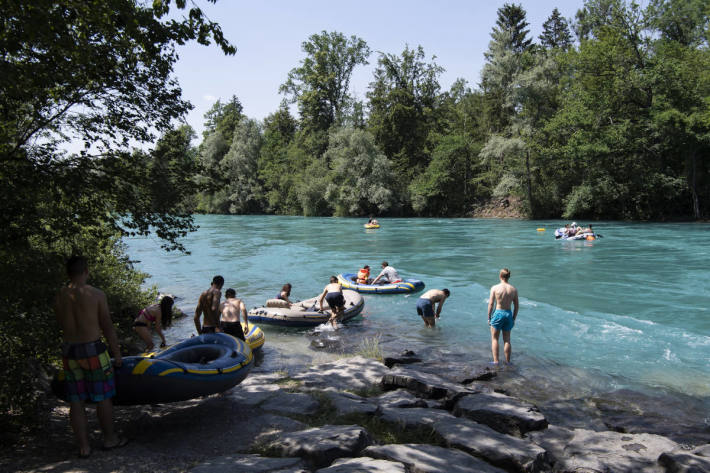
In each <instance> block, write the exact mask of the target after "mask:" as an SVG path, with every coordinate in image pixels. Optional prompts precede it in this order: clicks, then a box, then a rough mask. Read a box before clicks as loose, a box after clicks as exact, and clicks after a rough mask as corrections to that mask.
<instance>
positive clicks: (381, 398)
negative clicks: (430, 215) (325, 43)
mask: <svg viewBox="0 0 710 473" xmlns="http://www.w3.org/2000/svg"><path fill="white" fill-rule="evenodd" d="M432 368H434V369H432ZM456 368H458V369H456ZM429 371H436V369H435V365H432V364H427V362H425V361H421V359H420V358H419V357H418V356H417V354H416V353H413V352H407V353H403V354H400V355H398V356H389V357H385V359H384V363H383V362H381V361H377V360H373V359H369V358H364V357H362V356H354V357H344V358H342V359H339V360H336V361H333V362H328V363H324V364H321V365H318V366H311V367H309V368H307V369H303V370H298V372H295V373H293V374H291V375H289V373H288V372H286V371H277V372H269V371H265V370H262V369H261V368H260V367H257V368H255V370H254V371H253V372H252V373H251V374H250V376H249V377H248V378H247V379H246V380H245V381H244V382H243V383H242V384H240V385H239V386H236V387H235V388H233V389H231V390H230V391H228V392H226V393H223V394H220V395H215V396H209V397H206V398H203V399H197V400H193V401H189V402H183V403H175V404H171V405H164V406H133V407H128V408H124V407H119V408H117V409H116V411H117V424H118V427H119V429H121V430H122V431H123V432H124V434H125V435H127V436H128V437H130V438H131V443H130V444H129V445H128V446H126V447H125V448H123V449H120V450H112V451H100V450H98V451H94V453H93V454H92V456H91V458H89V459H78V458H76V457H75V455H74V454H73V452H74V451H75V446H74V444H73V439H72V436H71V431H70V430H69V426H68V423H67V419H66V407H65V406H64V405H58V406H56V408H55V411H54V415H53V416H52V421H51V423H50V425H48V427H47V429H46V431H45V432H44V435H42V436H40V437H39V438H36V439H35V440H34V441H33V442H28V443H27V444H26V445H19V446H17V447H16V448H15V450H13V451H11V452H8V451H6V452H5V453H4V455H3V459H2V462H1V463H0V468H1V469H2V471H23V472H24V471H27V472H30V471H32V472H39V471H43V472H46V471H51V472H75V471H76V472H78V471H91V472H113V471H118V472H124V471H125V472H129V471H130V472H133V471H154V472H163V471H164V472H168V471H170V472H174V471H189V472H192V473H221V472H225V473H226V472H241V471H243V472H277V471H278V472H316V471H317V472H356V471H357V472H363V471H368V472H410V473H414V472H417V473H423V472H504V471H507V472H654V473H655V472H658V473H661V472H687V473H691V472H705V471H710V444H704V445H700V444H699V445H687V444H680V443H678V442H676V441H674V440H672V439H670V438H668V437H664V436H660V435H654V434H649V433H625V432H617V431H613V430H592V429H586V428H571V427H569V426H562V425H558V424H555V423H554V422H551V420H550V419H548V418H547V417H546V416H545V414H543V412H542V411H541V410H540V409H538V407H536V406H535V405H533V404H531V403H529V402H525V401H523V400H521V399H517V398H515V397H513V396H510V395H507V394H505V393H501V392H496V390H495V379H496V377H497V375H498V372H497V371H495V370H491V369H490V368H489V367H488V366H487V365H481V366H475V365H467V366H459V367H454V370H451V369H450V370H440V369H439V370H438V373H436V374H435V373H432V372H429ZM92 417H93V416H92ZM94 422H95V421H94V420H93V418H92V425H91V427H92V428H93V429H94V430H95V436H94V438H95V439H96V440H95V442H97V443H98V438H99V437H98V430H97V426H96V425H95V423H94Z"/></svg>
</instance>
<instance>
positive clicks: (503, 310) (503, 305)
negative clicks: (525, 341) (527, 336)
mask: <svg viewBox="0 0 710 473" xmlns="http://www.w3.org/2000/svg"><path fill="white" fill-rule="evenodd" d="M498 278H499V279H500V283H498V284H496V285H495V286H493V287H491V294H490V297H489V299H488V325H490V326H491V352H492V353H493V364H495V365H497V364H498V357H499V353H498V352H499V348H498V338H499V336H500V333H501V331H502V332H503V352H504V353H505V361H506V362H507V363H510V354H511V352H512V348H511V346H510V331H511V330H513V326H514V325H515V319H516V318H517V317H518V290H517V289H515V287H514V286H512V285H511V284H508V279H510V270H509V269H508V268H503V269H501V270H500V273H499V274H498ZM494 305H495V308H496V310H495V312H493V307H494ZM511 306H512V308H513V310H511Z"/></svg>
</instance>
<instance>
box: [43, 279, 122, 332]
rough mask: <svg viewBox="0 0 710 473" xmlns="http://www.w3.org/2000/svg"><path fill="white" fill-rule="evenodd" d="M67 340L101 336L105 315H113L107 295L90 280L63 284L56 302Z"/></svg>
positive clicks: (59, 319)
mask: <svg viewBox="0 0 710 473" xmlns="http://www.w3.org/2000/svg"><path fill="white" fill-rule="evenodd" d="M54 311H55V313H56V315H57V321H58V322H59V325H60V327H61V328H62V335H63V337H64V341H65V342H67V343H88V342H93V341H95V340H98V339H99V338H101V330H102V325H101V318H102V317H109V313H108V304H107V302H106V295H105V294H104V293H103V291H101V290H99V289H96V288H95V287H92V286H89V285H88V284H83V285H74V284H70V285H69V286H67V287H65V288H62V289H61V290H60V291H59V294H57V299H56V301H55V305H54Z"/></svg>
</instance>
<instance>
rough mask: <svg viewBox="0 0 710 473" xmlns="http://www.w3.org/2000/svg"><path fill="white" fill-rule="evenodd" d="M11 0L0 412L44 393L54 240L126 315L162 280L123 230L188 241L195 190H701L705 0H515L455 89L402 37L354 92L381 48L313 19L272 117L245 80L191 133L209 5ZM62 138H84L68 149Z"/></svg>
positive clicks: (695, 201)
mask: <svg viewBox="0 0 710 473" xmlns="http://www.w3.org/2000/svg"><path fill="white" fill-rule="evenodd" d="M208 1H209V2H212V3H214V1H215V0H208ZM0 5H1V6H2V8H1V9H0V11H2V12H3V13H2V17H3V24H4V28H3V30H2V31H1V32H0V48H2V62H0V64H1V67H2V71H3V78H4V80H3V81H2V84H0V110H2V114H1V115H0V125H1V126H0V166H2V169H1V172H0V181H1V183H2V185H0V202H2V208H3V212H2V213H0V219H2V221H1V222H0V232H2V238H0V261H1V263H0V271H1V274H2V280H3V284H2V287H0V347H1V348H0V350H2V353H1V355H2V356H0V367H2V370H3V373H5V376H4V377H3V379H2V380H0V413H1V414H2V416H3V419H7V420H8V422H7V423H5V422H4V425H16V424H15V423H14V421H16V420H18V419H25V420H26V419H28V418H30V417H31V415H32V414H34V413H36V412H38V411H37V406H38V405H37V402H38V400H39V399H41V391H39V390H37V389H27V386H31V385H32V386H34V382H35V380H36V378H37V377H38V373H40V372H41V367H42V366H46V365H47V364H50V363H52V362H53V361H56V359H55V356H56V352H57V349H56V347H57V346H58V344H59V335H58V330H57V327H56V325H55V323H54V315H53V313H52V309H51V305H52V297H53V294H54V293H55V292H56V290H57V289H58V288H59V286H60V285H61V284H62V282H63V266H62V261H63V259H64V258H65V257H67V256H68V255H70V254H71V253H83V254H84V255H85V256H87V257H88V258H89V260H90V268H91V280H90V281H89V282H90V283H91V284H93V285H96V286H98V287H101V288H102V289H104V290H105V291H106V293H107V295H108V297H109V304H110V307H111V309H112V310H113V311H114V312H113V316H114V320H115V321H117V323H118V324H119V326H120V327H123V329H126V330H127V329H128V327H129V325H130V318H131V317H132V316H133V315H135V313H136V312H137V309H138V308H140V307H141V306H142V305H144V304H146V303H147V301H149V300H150V299H151V298H152V296H153V295H152V294H149V293H146V292H145V291H144V290H142V289H141V283H142V282H143V280H144V275H142V274H140V273H138V272H137V271H135V269H134V268H133V266H132V264H131V261H130V259H129V258H128V257H127V256H126V254H125V251H124V249H123V247H122V246H121V237H122V236H125V235H146V234H148V233H151V232H152V233H154V234H156V235H157V236H158V237H159V238H161V239H162V241H163V242H164V243H163V244H164V247H165V249H166V250H187V249H185V248H183V247H182V245H181V244H180V240H179V239H180V237H181V236H184V235H185V234H186V233H187V232H189V231H192V230H194V229H195V226H194V222H193V219H192V216H191V215H192V214H193V213H195V212H207V213H235V214H236V213H240V214H242V213H274V214H293V215H339V216H364V215H368V214H378V215H400V216H405V215H406V216H433V215H436V216H463V215H470V214H471V212H472V211H473V210H475V209H476V208H477V207H479V206H481V205H484V204H486V203H490V201H491V200H493V201H495V200H499V201H503V200H505V199H506V198H508V197H510V196H512V197H514V198H515V201H516V202H518V201H519V202H521V207H522V209H523V211H524V213H525V215H527V216H530V217H560V216H564V217H575V218H586V219H594V218H605V219H671V218H679V217H685V218H691V219H700V218H703V217H704V216H705V215H706V212H707V210H706V208H705V205H706V203H707V202H708V201H709V198H710V179H709V173H710V160H708V159H707V158H708V152H709V150H710V74H708V73H707V72H708V70H710V51H709V50H708V35H709V33H710V31H709V26H710V25H709V22H708V19H709V17H710V7H709V6H708V5H707V2H705V1H703V0H651V1H649V2H647V3H646V4H645V6H643V7H642V6H640V5H638V4H636V3H634V2H627V1H624V0H587V1H586V2H585V3H584V6H583V7H582V8H581V9H580V10H579V12H578V13H577V15H576V18H575V19H574V20H573V21H571V22H568V21H567V20H565V19H564V18H562V17H561V16H560V14H559V12H557V10H554V11H553V12H551V13H550V16H549V18H548V19H547V21H546V22H545V23H544V25H543V33H542V34H541V35H540V37H539V38H532V37H531V36H530V34H529V30H528V29H527V28H528V26H529V25H528V22H527V20H526V12H525V11H524V9H523V8H522V7H521V6H519V5H515V4H505V5H503V6H502V7H501V8H500V9H499V10H498V18H497V21H496V24H495V25H494V26H493V27H492V32H491V41H490V44H489V47H488V51H487V52H486V54H485V58H486V64H485V66H484V68H483V70H482V71H481V83H480V84H477V85H476V86H471V85H470V84H467V83H466V82H465V81H464V80H458V81H456V82H455V83H454V84H453V85H452V86H451V87H450V88H449V90H442V87H441V85H440V84H439V77H440V75H441V73H442V72H443V70H444V68H443V66H441V65H439V64H437V63H436V61H435V60H434V58H432V59H430V60H428V59H427V56H426V54H425V51H424V48H423V47H422V46H417V47H412V48H410V47H408V46H407V47H406V48H405V49H404V51H402V52H401V53H396V52H382V53H379V55H378V57H377V58H376V61H377V67H376V69H375V72H374V76H373V78H372V82H371V84H370V88H369V91H368V93H367V96H366V99H365V100H363V101H359V100H356V99H355V98H353V97H352V96H351V95H350V93H349V81H350V78H351V76H352V73H353V70H354V69H355V68H356V67H358V66H362V65H364V64H367V62H368V61H369V60H370V57H371V51H370V48H369V46H368V45H367V43H366V41H365V40H364V39H362V38H358V37H357V36H350V37H347V36H345V35H344V34H342V33H339V32H326V31H323V32H320V33H316V34H313V35H312V36H310V37H309V38H307V39H306V41H304V43H303V45H302V46H303V52H304V57H303V58H302V60H301V61H300V63H299V64H297V65H295V67H294V68H293V69H292V70H291V72H290V73H289V74H288V75H287V77H285V78H284V82H283V84H282V86H281V88H280V92H281V93H283V94H284V97H285V101H284V103H283V105H282V106H281V107H280V108H279V109H278V110H275V111H274V112H273V113H272V114H271V115H269V116H268V117H267V118H266V119H265V120H263V122H261V121H257V120H254V119H251V118H249V117H247V116H245V115H244V113H243V109H242V106H241V104H240V102H239V99H238V97H236V96H233V97H232V98H231V99H230V100H227V101H225V102H222V101H218V102H217V103H215V105H214V107H213V108H212V109H211V110H210V111H209V112H208V113H207V114H206V116H205V119H206V123H205V125H206V126H205V132H204V135H203V137H202V142H201V143H200V144H199V146H197V147H194V146H193V145H192V139H193V138H194V132H193V131H192V129H191V128H190V127H189V126H187V125H183V126H180V127H175V126H174V123H176V122H177V121H178V120H179V119H180V118H181V117H183V116H184V115H185V113H186V112H187V111H188V110H189V109H190V107H191V105H190V104H189V103H188V102H186V101H185V100H183V99H182V98H181V91H180V88H179V85H178V84H177V82H176V81H175V79H174V77H173V75H172V73H173V66H174V64H175V62H176V61H177V54H176V47H177V46H178V45H180V44H183V43H185V42H187V41H191V40H195V41H198V42H199V43H201V44H209V43H211V42H214V43H216V44H217V45H218V46H219V47H221V49H222V50H223V52H224V53H225V54H234V52H235V47H234V46H232V45H231V44H230V43H229V42H228V40H227V39H225V38H224V36H223V34H222V31H221V29H220V27H219V25H217V24H215V23H214V22H212V21H210V20H209V19H207V18H206V17H205V16H204V14H203V13H202V11H201V10H200V8H199V7H198V6H195V5H194V4H190V5H189V6H188V5H187V2H185V1H184V0H178V1H176V2H175V4H174V6H171V3H170V2H163V1H156V2H152V3H150V4H147V5H146V4H143V3H138V2H135V1H133V0H103V1H98V0H63V1H53V0H36V1H33V2H19V3H18V2H14V1H9V0H0ZM175 13H184V14H185V15H186V18H184V19H176V18H178V17H179V16H180V15H176V14H175ZM289 102H290V103H295V104H296V106H297V110H298V117H294V116H293V115H292V114H291V112H290V110H289V108H288V103H289ZM71 141H73V142H75V143H76V142H79V143H82V144H83V145H84V147H83V148H82V149H81V151H77V152H74V153H69V152H67V151H65V150H66V145H67V143H69V142H71ZM132 143H140V144H149V143H153V144H154V146H152V147H150V148H147V147H146V148H145V149H141V150H136V149H133V148H131V144H132ZM196 188H198V189H201V191H200V192H197V193H196V192H195V190H194V189H196ZM124 333H125V330H124ZM28 416H30V417H28ZM22 423H24V424H27V422H21V424H22ZM9 431H10V430H8V432H9Z"/></svg>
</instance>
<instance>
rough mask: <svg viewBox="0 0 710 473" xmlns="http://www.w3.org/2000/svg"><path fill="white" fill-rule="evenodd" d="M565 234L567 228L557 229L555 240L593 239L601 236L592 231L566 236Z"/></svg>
mask: <svg viewBox="0 0 710 473" xmlns="http://www.w3.org/2000/svg"><path fill="white" fill-rule="evenodd" d="M564 235H565V229H564V228H558V229H557V230H555V240H565V241H577V240H586V241H592V240H596V239H597V238H599V235H597V234H596V233H591V232H585V233H578V234H577V235H575V236H572V237H566V236H564Z"/></svg>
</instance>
